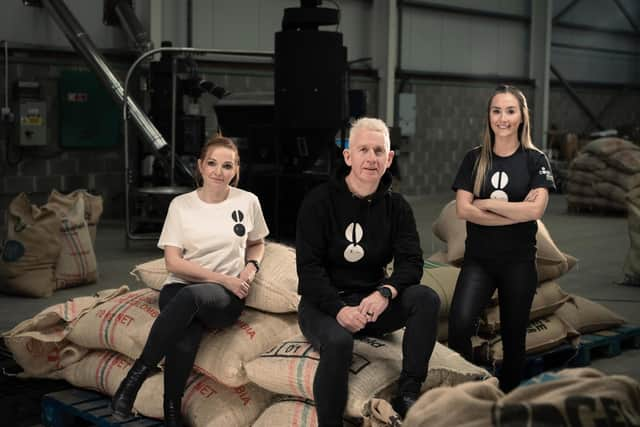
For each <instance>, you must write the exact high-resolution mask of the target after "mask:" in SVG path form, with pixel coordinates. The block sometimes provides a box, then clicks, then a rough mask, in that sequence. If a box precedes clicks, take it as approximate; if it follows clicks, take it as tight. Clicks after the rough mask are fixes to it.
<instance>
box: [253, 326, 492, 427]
mask: <svg viewBox="0 0 640 427" xmlns="http://www.w3.org/2000/svg"><path fill="white" fill-rule="evenodd" d="M401 336H402V332H401V331H400V332H396V333H394V334H392V335H390V336H389V337H388V338H387V337H385V339H378V338H370V337H363V338H362V339H357V340H356V341H355V343H354V351H353V359H352V364H351V367H350V369H349V398H348V400H347V406H346V409H345V414H346V415H348V416H351V417H360V416H362V411H363V408H364V404H365V403H366V402H367V401H369V400H370V399H371V398H373V397H375V396H377V395H378V394H379V393H382V394H383V395H385V396H387V395H388V394H389V390H391V389H393V387H394V383H395V382H396V381H397V379H398V377H399V375H400V371H401V368H402V362H401V360H402V345H401ZM319 358H320V356H319V354H318V352H317V351H315V350H314V349H313V347H312V346H311V344H310V343H309V342H308V341H307V340H306V339H305V338H304V337H303V336H302V335H300V336H298V337H296V338H295V339H290V340H286V341H284V342H282V343H281V344H280V345H278V346H276V347H274V348H273V349H271V350H270V351H268V352H266V353H263V354H262V355H261V356H260V357H259V358H257V359H255V360H253V361H252V362H249V363H248V364H247V365H246V370H247V374H248V376H249V379H250V380H251V381H252V382H254V383H255V384H257V385H259V386H261V387H263V388H265V389H267V390H271V391H273V392H274V393H279V394H286V395H292V396H298V397H302V398H307V399H313V380H314V377H315V373H316V369H317V367H318V361H319ZM488 376H490V374H489V373H488V372H487V371H486V370H484V369H482V368H479V367H477V366H475V365H472V364H470V363H469V362H467V361H465V360H464V359H463V358H462V357H461V356H460V355H458V354H457V353H455V352H453V351H451V350H449V349H447V348H446V347H444V346H442V345H441V344H438V343H436V347H435V349H434V351H433V354H432V356H431V359H430V361H429V373H428V375H427V380H426V381H425V384H424V386H423V389H428V388H432V387H437V386H440V385H442V384H457V383H459V382H463V381H473V380H476V379H478V378H485V377H488Z"/></svg>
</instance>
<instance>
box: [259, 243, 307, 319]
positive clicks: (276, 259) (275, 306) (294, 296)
mask: <svg viewBox="0 0 640 427" xmlns="http://www.w3.org/2000/svg"><path fill="white" fill-rule="evenodd" d="M299 302H300V296H299V295H298V272H297V271H296V251H295V249H294V248H292V247H289V246H285V245H282V244H279V243H274V242H267V243H266V245H265V248H264V257H263V258H262V262H261V263H260V271H258V273H257V274H256V277H255V279H254V280H253V283H252V284H251V292H249V296H248V297H247V305H248V306H249V307H253V308H257V309H259V310H263V311H268V312H270V313H290V312H297V311H298V303H299Z"/></svg>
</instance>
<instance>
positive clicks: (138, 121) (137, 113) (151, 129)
mask: <svg viewBox="0 0 640 427" xmlns="http://www.w3.org/2000/svg"><path fill="white" fill-rule="evenodd" d="M24 3H25V4H26V5H27V6H44V8H45V9H46V10H47V12H49V14H50V15H51V17H52V18H53V20H54V21H55V22H56V24H58V27H59V28H60V29H61V30H62V32H63V33H64V35H65V36H66V37H67V39H68V40H69V42H70V43H71V45H72V46H73V47H74V49H75V50H76V51H77V52H78V53H79V54H80V55H82V57H83V58H84V59H85V61H87V63H88V64H89V66H90V67H91V69H92V70H93V71H94V72H95V73H96V74H97V75H98V78H100V80H101V81H102V83H103V84H104V85H105V86H106V87H107V89H108V90H109V92H110V93H111V95H112V96H113V98H114V99H115V100H116V102H118V103H119V104H120V105H123V104H125V102H126V107H127V108H126V109H127V111H128V112H129V114H130V116H131V118H132V121H133V122H134V123H135V125H136V127H137V128H138V131H139V132H140V134H141V135H142V137H143V139H144V140H145V141H146V142H147V143H148V144H149V145H150V146H151V147H152V148H153V149H154V150H155V151H156V152H158V154H160V155H161V157H168V151H169V144H167V142H166V141H165V140H164V138H163V137H162V135H161V134H160V132H159V131H158V129H157V128H156V127H155V126H154V124H153V123H152V122H151V120H149V118H148V117H147V115H146V114H145V113H144V112H143V111H142V109H140V107H139V106H138V104H137V103H136V102H135V101H134V100H133V99H132V98H131V97H129V96H127V97H125V96H124V89H123V87H122V84H121V83H120V80H119V79H118V77H116V75H115V74H114V73H113V72H112V71H111V69H110V68H109V66H108V65H107V63H106V61H105V59H104V58H103V57H102V55H101V54H100V53H99V52H98V50H97V48H96V47H95V45H94V44H93V42H92V41H91V38H90V37H89V35H88V34H87V32H86V31H85V30H84V28H82V25H80V23H79V22H78V21H77V20H76V18H75V17H74V16H73V14H72V13H71V11H70V10H69V9H68V8H67V6H66V5H65V4H64V2H63V1H62V0H39V1H38V2H36V1H25V2H24ZM125 99H126V101H125ZM179 167H180V166H179ZM181 168H182V169H183V171H184V172H185V173H186V174H187V175H188V176H193V174H192V172H191V171H190V170H189V168H187V167H185V166H184V165H182V167H181Z"/></svg>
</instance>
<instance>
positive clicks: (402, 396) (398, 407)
mask: <svg viewBox="0 0 640 427" xmlns="http://www.w3.org/2000/svg"><path fill="white" fill-rule="evenodd" d="M419 397H420V395H419V394H418V393H412V392H409V391H407V392H404V393H398V394H397V395H395V396H394V397H393V399H391V407H392V408H393V410H394V411H396V412H397V413H398V415H400V416H401V417H402V418H404V417H405V416H406V415H407V411H409V408H411V407H412V406H413V404H414V403H416V401H417V400H418V398H419Z"/></svg>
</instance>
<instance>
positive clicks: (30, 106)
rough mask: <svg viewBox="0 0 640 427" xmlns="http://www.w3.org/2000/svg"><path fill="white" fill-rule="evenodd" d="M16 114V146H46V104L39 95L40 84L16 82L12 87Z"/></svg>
mask: <svg viewBox="0 0 640 427" xmlns="http://www.w3.org/2000/svg"><path fill="white" fill-rule="evenodd" d="M13 94H14V99H15V100H16V104H17V108H16V109H17V112H18V126H17V132H18V138H17V140H18V145H20V146H22V147H41V146H44V145H47V103H46V102H45V101H44V100H43V99H42V97H41V94H40V83H38V82H36V81H25V80H18V81H17V82H15V84H14V87H13Z"/></svg>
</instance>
